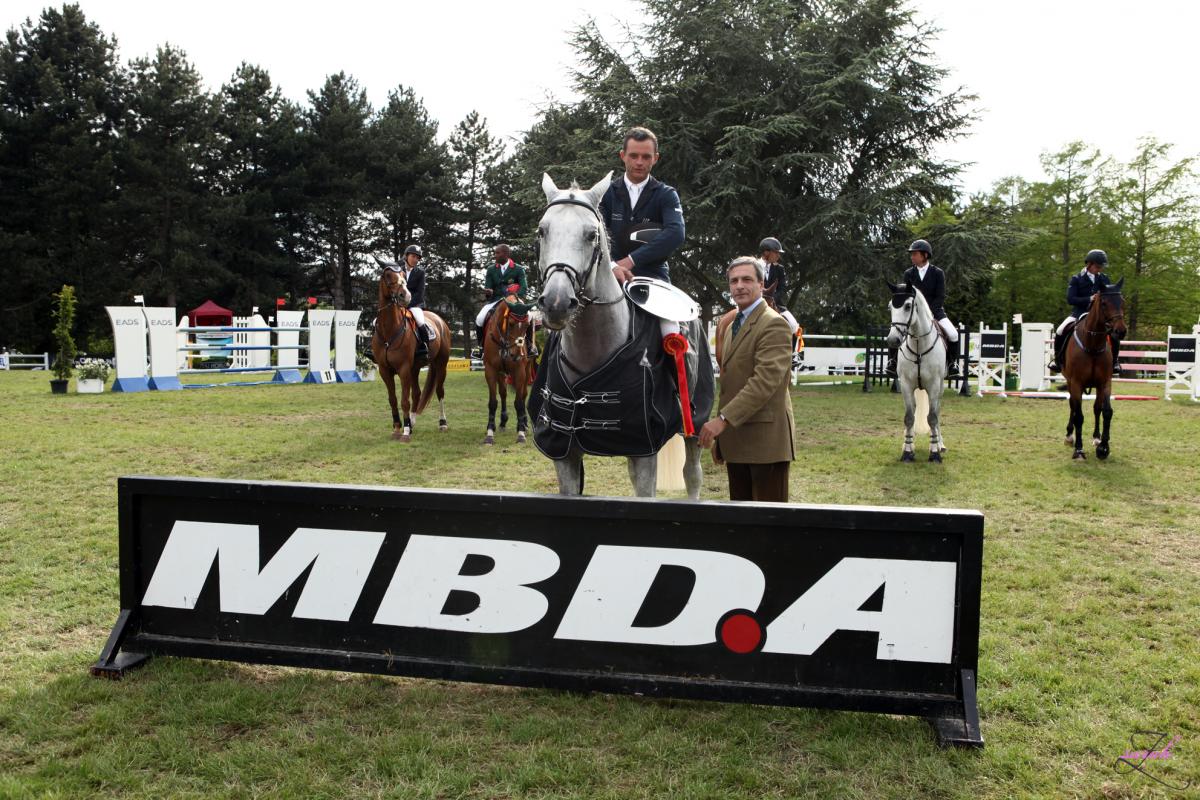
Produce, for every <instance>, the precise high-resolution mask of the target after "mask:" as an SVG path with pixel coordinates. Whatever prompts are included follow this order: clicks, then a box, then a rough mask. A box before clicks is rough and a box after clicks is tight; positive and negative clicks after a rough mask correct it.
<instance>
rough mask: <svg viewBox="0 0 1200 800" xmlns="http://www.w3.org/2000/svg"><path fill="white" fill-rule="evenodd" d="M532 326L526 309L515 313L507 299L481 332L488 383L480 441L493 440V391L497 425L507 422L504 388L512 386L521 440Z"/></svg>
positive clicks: (529, 379)
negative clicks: (498, 421)
mask: <svg viewBox="0 0 1200 800" xmlns="http://www.w3.org/2000/svg"><path fill="white" fill-rule="evenodd" d="M532 346H533V325H532V318H531V317H530V315H529V311H528V310H526V312H525V314H523V315H522V314H517V313H516V312H514V311H513V309H512V307H511V306H510V305H509V304H508V303H507V302H500V303H499V304H497V305H496V311H495V313H493V314H492V316H491V318H490V319H489V320H488V321H487V327H486V328H484V331H483V368H484V375H485V377H486V378H487V385H488V425H487V435H486V436H485V437H484V439H483V443H484V444H495V443H496V391H497V389H499V392H500V427H501V428H503V427H505V426H506V425H508V388H507V384H508V383H509V382H510V381H511V382H512V385H513V392H514V393H515V396H514V398H513V408H514V409H515V410H516V412H517V443H518V444H524V443H525V431H526V429H527V427H528V422H529V419H528V416H527V415H526V413H525V396H526V394H528V392H529V385H530V384H531V383H533V359H532V358H530V356H529V351H530V349H531V348H532Z"/></svg>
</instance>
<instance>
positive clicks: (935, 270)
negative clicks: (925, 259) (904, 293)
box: [904, 264, 946, 319]
mask: <svg viewBox="0 0 1200 800" xmlns="http://www.w3.org/2000/svg"><path fill="white" fill-rule="evenodd" d="M904 280H905V282H906V283H908V285H909V286H912V287H913V288H914V289H917V290H919V291H920V292H921V294H923V295H925V302H926V303H928V304H929V310H930V311H932V312H933V318H934V319H945V318H946V309H945V305H946V273H944V272H942V270H941V268H939V267H935V266H934V265H933V264H930V265H929V269H927V270H926V271H925V280H921V277H920V273H918V272H917V268H916V267H915V266H912V267H909V268H908V269H906V270H905V271H904Z"/></svg>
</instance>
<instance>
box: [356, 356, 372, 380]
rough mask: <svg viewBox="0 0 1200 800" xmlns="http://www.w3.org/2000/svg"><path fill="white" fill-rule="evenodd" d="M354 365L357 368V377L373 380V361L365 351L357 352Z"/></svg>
mask: <svg viewBox="0 0 1200 800" xmlns="http://www.w3.org/2000/svg"><path fill="white" fill-rule="evenodd" d="M355 366H356V367H357V369H358V377H359V378H361V379H362V380H364V381H373V380H375V362H374V361H373V360H372V359H371V357H370V356H369V355H367V354H366V353H359V354H358V357H357V358H356V359H355Z"/></svg>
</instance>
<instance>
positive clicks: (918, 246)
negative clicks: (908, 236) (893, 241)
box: [908, 239, 933, 258]
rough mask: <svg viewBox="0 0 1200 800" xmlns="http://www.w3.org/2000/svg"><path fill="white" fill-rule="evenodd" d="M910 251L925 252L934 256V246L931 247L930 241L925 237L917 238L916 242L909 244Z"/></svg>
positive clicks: (931, 256)
mask: <svg viewBox="0 0 1200 800" xmlns="http://www.w3.org/2000/svg"><path fill="white" fill-rule="evenodd" d="M908 252H910V253H924V254H925V255H927V256H929V257H930V258H933V248H932V247H930V246H929V242H927V241H925V240H924V239H917V240H916V241H915V242H913V243H912V244H910V245H909V246H908Z"/></svg>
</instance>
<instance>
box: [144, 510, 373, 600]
mask: <svg viewBox="0 0 1200 800" xmlns="http://www.w3.org/2000/svg"><path fill="white" fill-rule="evenodd" d="M383 538H384V534H382V533H374V532H370V531H346V530H321V529H317V528H298V529H297V530H296V532H295V533H293V534H292V535H291V536H290V537H289V538H288V540H287V541H286V542H284V544H283V547H281V548H279V552H277V553H276V554H275V555H274V556H273V557H272V558H271V560H270V561H269V562H267V564H266V566H264V567H263V568H262V569H261V571H260V570H259V547H258V526H256V525H234V524H225V523H217V522H193V521H189V520H179V521H177V522H176V523H175V526H174V527H173V528H172V529H171V535H170V537H169V538H168V539H167V545H166V548H165V549H164V550H163V554H162V557H161V558H159V560H158V566H157V567H156V568H155V570H154V575H153V577H151V579H150V585H149V587H147V589H146V595H145V596H144V597H143V598H142V605H147V606H163V607H166V608H187V609H191V608H195V607H196V600H197V599H198V598H199V596H200V590H201V589H202V588H203V587H204V582H205V580H206V579H207V578H208V574H209V572H210V571H211V569H212V566H213V562H214V561H217V562H218V563H219V564H220V581H219V583H220V597H221V599H220V604H221V610H222V611H225V612H230V613H237V614H265V613H267V611H268V610H269V609H270V608H271V606H273V605H274V604H275V603H276V601H278V600H279V598H280V597H282V596H283V594H284V592H286V591H287V590H288V588H289V587H290V586H291V585H292V584H293V583H295V582H296V579H297V578H299V577H300V576H301V575H302V574H303V573H304V571H305V570H306V569H308V568H309V566H310V565H311V566H312V571H311V572H309V575H308V580H307V581H305V583H304V590H303V591H302V592H301V593H300V599H299V601H297V603H296V611H295V614H294V616H296V617H303V618H305V619H327V620H339V621H342V622H345V621H346V620H348V619H350V614H351V613H352V612H353V611H354V605H355V603H357V602H358V596H359V594H360V593H361V592H362V587H363V584H364V583H365V582H366V580H367V576H368V574H369V573H370V571H371V566H372V565H373V564H374V563H375V557H376V555H378V553H379V548H380V547H381V546H382V545H383Z"/></svg>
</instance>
